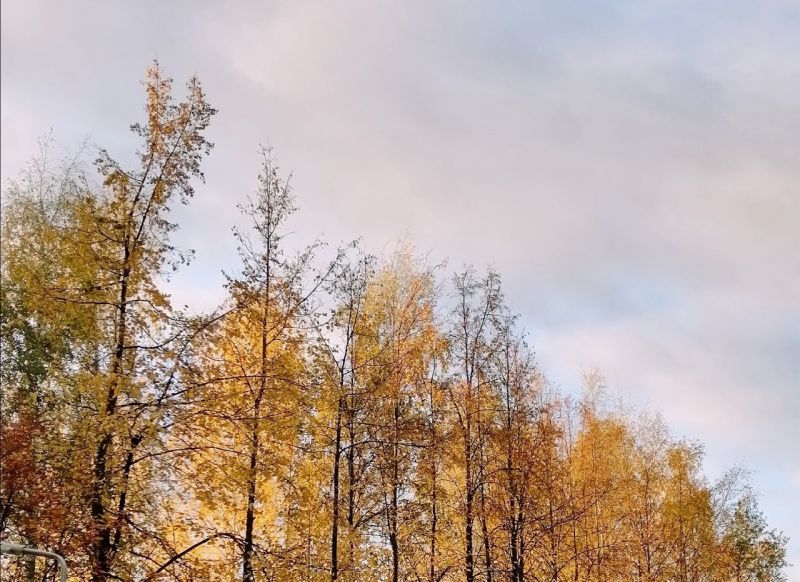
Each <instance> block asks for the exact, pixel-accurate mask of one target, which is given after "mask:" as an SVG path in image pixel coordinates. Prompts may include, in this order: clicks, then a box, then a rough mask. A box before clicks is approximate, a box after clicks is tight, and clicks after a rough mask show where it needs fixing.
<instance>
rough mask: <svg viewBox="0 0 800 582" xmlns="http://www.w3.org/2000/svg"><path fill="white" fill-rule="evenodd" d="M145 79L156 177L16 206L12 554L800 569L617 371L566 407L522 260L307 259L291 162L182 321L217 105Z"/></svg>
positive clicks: (145, 566) (112, 169)
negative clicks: (514, 290) (174, 299)
mask: <svg viewBox="0 0 800 582" xmlns="http://www.w3.org/2000/svg"><path fill="white" fill-rule="evenodd" d="M144 88H145V93H146V95H145V113H146V116H145V120H144V121H143V122H141V123H138V124H134V125H133V126H132V131H133V132H134V134H135V135H136V136H137V138H138V139H139V141H140V147H139V150H138V152H137V155H136V157H135V161H134V163H133V164H132V165H130V166H127V165H124V164H122V163H120V162H118V161H117V160H116V159H115V158H113V157H112V156H111V155H110V153H109V152H107V151H105V150H100V151H99V153H98V157H97V160H96V162H95V164H94V165H93V169H91V168H87V167H86V166H85V165H84V164H81V163H78V162H75V163H57V164H53V163H52V162H51V161H48V160H47V156H46V153H47V152H46V150H45V151H44V152H43V155H42V156H40V157H39V158H37V159H35V160H33V161H32V162H31V164H30V166H29V167H28V169H27V170H25V171H24V172H23V173H22V174H21V175H20V177H19V178H18V179H16V180H14V181H12V182H10V183H9V184H8V185H7V186H6V187H5V189H4V192H3V207H2V211H3V216H2V297H1V299H2V337H1V338H0V339H1V340H2V364H3V365H2V412H1V414H0V420H1V421H2V430H0V445H1V447H0V462H2V480H1V481H0V536H2V538H3V539H4V540H9V541H17V542H21V543H25V544H30V545H34V546H39V547H43V548H47V549H50V550H53V551H56V552H59V553H61V554H63V555H65V556H66V557H67V560H68V562H69V567H70V572H71V576H72V577H73V579H75V580H92V581H94V582H107V581H111V580H141V581H155V580H242V581H243V582H252V581H255V580H265V581H309V582H311V581H330V582H334V581H337V580H341V581H343V582H350V581H357V580H391V581H392V582H397V581H400V580H402V581H419V582H422V581H426V582H445V581H465V582H477V581H481V582H484V581H485V582H501V581H508V582H523V581H536V582H539V581H551V582H557V581H567V580H572V581H606V580H637V581H649V582H656V581H673V580H676V581H730V580H736V581H766V580H781V579H783V574H782V571H783V568H784V566H785V545H786V538H785V537H784V536H783V535H782V534H780V533H779V532H776V531H774V530H771V529H769V527H768V525H767V523H766V522H765V519H764V517H763V515H762V514H761V512H760V511H759V509H758V506H757V502H756V495H755V494H754V492H753V491H752V490H751V489H750V487H749V486H748V484H747V479H746V475H745V473H744V472H743V471H742V470H740V469H733V470H731V471H730V472H728V473H727V474H725V476H723V477H722V478H721V479H720V480H718V481H716V482H710V481H709V480H708V479H706V478H705V477H704V475H703V472H702V459H703V449H702V447H701V446H700V445H698V444H697V443H694V442H690V441H686V440H679V439H675V438H673V437H672V436H671V435H670V433H669V431H668V429H667V427H666V426H665V424H664V422H663V421H662V420H661V419H660V418H659V417H658V416H657V415H653V414H648V413H645V412H641V411H632V410H629V409H626V408H625V407H624V406H621V405H616V404H614V403H613V400H612V399H611V398H610V397H609V396H608V395H607V392H606V390H605V386H604V382H603V379H602V377H601V376H599V375H598V374H596V373H592V374H588V375H587V377H586V381H585V386H584V387H583V393H582V395H581V396H580V397H570V396H568V395H565V394H563V393H561V392H560V391H559V390H558V389H557V388H556V387H554V386H553V385H552V384H550V383H549V382H548V381H547V379H546V377H545V376H544V374H543V373H542V371H541V370H540V369H539V367H538V366H537V364H536V361H535V358H534V353H533V350H532V348H531V347H530V346H529V344H528V342H527V339H526V335H525V333H524V332H523V330H521V329H520V326H519V323H518V317H517V316H516V315H515V314H514V313H513V312H512V310H511V309H510V308H509V306H508V305H507V303H506V301H505V298H504V295H503V290H502V285H501V280H500V277H499V275H498V274H497V273H495V272H493V271H492V270H491V269H490V270H487V271H485V272H482V271H479V270H476V269H473V268H471V267H467V268H464V269H462V270H459V271H457V272H455V273H450V272H448V271H447V269H446V268H445V266H444V265H440V264H432V263H431V262H430V261H429V260H428V259H427V258H426V257H424V256H422V255H420V254H419V253H418V252H416V251H415V249H414V248H413V246H412V245H410V244H408V243H404V244H400V245H398V248H397V250H396V251H395V252H393V253H391V254H389V256H386V257H381V258H378V257H374V256H370V255H369V254H367V253H365V252H364V251H363V249H361V248H360V246H359V245H358V244H350V245H344V246H342V247H341V248H337V249H334V251H333V252H329V251H328V250H326V251H324V252H323V251H322V247H323V246H324V245H323V243H319V242H318V243H314V244H312V245H311V246H309V247H307V248H305V249H302V250H300V251H299V252H298V251H296V250H292V249H291V247H288V245H287V243H286V241H285V240H284V238H285V236H286V234H287V232H288V231H287V228H286V220H287V219H288V218H289V217H290V216H291V215H292V213H294V212H295V210H296V208H295V198H294V195H293V193H292V190H291V187H290V184H289V182H288V180H287V179H286V178H285V177H284V176H283V175H282V174H281V172H280V170H279V168H278V165H277V163H276V160H275V158H274V156H273V154H272V152H271V151H270V150H268V149H265V150H264V151H263V160H262V167H261V169H260V174H259V175H258V178H257V185H256V188H255V192H254V193H253V195H252V196H251V198H250V199H249V200H248V203H247V204H245V205H243V206H242V207H241V211H242V213H243V216H244V218H245V219H244V220H243V221H242V223H243V224H246V225H248V226H247V227H246V228H244V227H243V228H241V229H236V230H235V231H234V236H235V237H236V241H237V243H238V250H239V256H240V262H239V264H238V265H230V266H226V269H229V270H230V272H228V271H227V270H226V273H227V274H226V279H225V280H226V283H225V296H226V299H225V301H224V302H223V304H221V305H220V306H219V308H217V309H216V310H214V311H213V312H210V313H202V314H198V313H196V312H192V311H190V310H189V309H188V308H185V309H178V308H176V307H175V306H173V305H172V304H171V303H170V297H169V295H168V294H167V293H166V291H165V282H166V280H167V279H168V276H169V273H171V272H173V271H174V270H176V269H178V268H180V266H181V265H182V264H184V263H185V262H186V261H188V260H189V259H190V258H191V253H187V252H182V251H181V250H179V249H176V248H175V247H174V246H173V245H172V244H171V243H170V235H171V233H172V232H173V231H174V230H175V229H176V228H177V226H178V225H177V224H174V223H173V222H171V221H170V216H171V215H170V209H171V208H173V207H174V206H175V205H176V204H186V203H189V202H190V200H191V198H192V196H193V194H194V185H195V184H197V183H198V181H200V180H202V177H203V174H202V171H201V163H202V161H203V159H204V158H205V157H206V156H207V155H208V154H209V152H210V150H211V147H212V145H211V144H210V143H209V142H208V141H207V139H206V137H205V132H206V129H207V128H208V126H209V124H210V122H211V120H212V118H213V115H214V113H215V110H214V109H213V108H212V107H211V106H210V105H209V104H208V103H207V101H206V97H205V94H204V92H203V90H202V87H201V85H200V83H199V81H198V80H197V79H191V80H190V81H189V82H188V84H187V90H186V95H185V97H182V98H176V97H175V96H174V95H173V90H172V89H173V83H172V80H171V79H170V78H168V77H167V76H165V75H164V73H163V71H162V70H161V69H159V67H158V65H157V63H156V64H154V65H153V66H151V67H150V68H148V70H147V74H146V78H145V81H144ZM97 176H99V179H98V178H97ZM231 273H234V274H231ZM2 566H3V573H2V579H3V580H26V581H30V580H42V581H45V580H52V579H55V578H54V576H55V572H54V570H52V569H51V568H49V566H47V565H46V564H44V563H39V564H37V563H36V562H33V561H25V560H21V559H19V558H16V559H13V560H12V559H8V558H4V559H3V562H2Z"/></svg>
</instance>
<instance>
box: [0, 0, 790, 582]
mask: <svg viewBox="0 0 800 582" xmlns="http://www.w3.org/2000/svg"><path fill="white" fill-rule="evenodd" d="M1 10H2V14H1V15H0V16H1V17H0V23H1V24H0V26H2V37H1V40H0V42H1V43H2V46H1V47H0V48H1V50H0V59H1V60H2V67H1V68H0V74H1V75H2V79H1V80H2V82H1V83H0V99H1V101H2V119H1V120H0V125H1V127H2V144H1V146H2V147H1V149H0V151H1V152H2V156H1V159H0V162H1V163H0V167H1V170H2V180H3V183H6V181H7V180H8V179H9V178H12V177H13V176H15V175H16V174H17V173H18V172H19V171H20V169H21V168H22V167H23V166H24V164H25V163H26V160H28V159H29V158H30V157H31V156H32V155H34V154H35V153H36V151H37V140H38V138H40V137H41V136H43V135H45V134H47V133H48V132H49V131H52V134H53V136H54V139H55V142H56V143H57V144H58V147H59V148H63V151H64V152H74V151H76V150H77V148H78V147H79V146H80V144H81V143H84V142H85V143H86V144H87V146H86V147H87V151H89V153H91V151H92V148H94V147H96V146H98V145H102V146H103V147H106V148H108V149H109V150H110V151H111V153H112V155H118V156H119V157H122V158H124V157H125V156H130V154H131V152H132V151H133V148H134V147H135V145H136V144H135V141H134V138H133V137H132V136H131V135H130V134H128V133H126V131H125V130H126V128H127V127H128V126H129V124H130V123H131V122H133V121H135V120H137V119H140V118H141V117H142V110H141V107H142V103H143V93H142V90H141V85H140V80H141V79H142V78H143V74H144V69H145V67H146V66H147V65H148V63H150V62H151V61H152V60H153V59H154V58H158V59H159V61H160V62H161V64H162V66H163V67H164V68H165V69H166V70H167V72H168V73H169V74H170V75H171V76H173V77H174V78H175V81H176V88H178V89H180V87H181V85H182V83H183V82H184V81H185V80H186V79H187V78H188V77H189V76H191V75H193V74H197V75H198V76H199V77H200V79H201V81H202V82H203V85H204V87H205V89H206V92H207V95H208V99H209V101H210V102H211V104H212V105H213V106H215V107H216V108H218V109H219V113H218V114H217V115H216V117H215V119H214V120H213V124H212V127H211V128H210V130H209V134H208V135H209V138H210V140H211V141H213V142H214V143H215V148H214V150H213V152H212V154H211V156H210V158H209V159H208V160H207V162H206V163H205V166H204V170H205V174H206V183H205V184H204V185H201V186H199V187H198V188H197V193H196V196H195V198H194V199H193V200H192V202H191V204H190V205H189V206H187V207H185V208H180V209H178V210H176V212H175V216H176V220H177V221H178V222H180V224H181V230H180V231H179V232H178V233H177V235H176V239H175V240H176V243H177V244H178V245H179V246H182V247H184V248H185V247H190V248H193V249H195V250H196V252H197V257H196V259H195V260H194V262H193V263H192V264H191V265H190V266H189V267H188V268H185V269H184V270H183V271H181V272H180V273H179V274H178V275H177V276H175V277H174V278H173V279H172V281H171V282H170V287H171V289H172V292H173V297H174V300H175V302H176V303H179V304H183V303H187V304H189V305H192V306H193V307H196V308H204V307H210V306H212V305H213V304H214V303H215V302H217V301H219V300H220V298H221V297H222V289H221V284H222V281H223V278H222V275H221V273H220V268H221V267H223V266H225V265H232V264H235V262H236V259H235V242H234V240H233V237H232V236H231V227H232V226H233V225H234V224H237V223H239V222H240V221H241V219H240V216H239V214H238V211H237V210H236V204H237V203H239V202H242V201H243V200H244V199H245V198H246V196H247V195H248V194H250V193H251V192H252V191H253V190H254V186H255V180H256V174H257V172H258V169H259V144H264V145H270V146H272V147H274V151H275V154H276V156H277V157H278V159H279V161H280V165H281V167H282V168H283V169H284V170H285V171H286V172H287V173H288V172H291V173H292V184H293V187H294V190H295V193H296V195H297V199H298V204H299V206H300V208H301V210H300V212H299V213H298V215H297V216H296V217H295V218H294V219H293V220H294V222H293V230H294V231H295V232H296V237H297V241H298V244H300V243H303V242H309V241H310V240H311V239H313V238H315V237H317V236H320V237H324V238H325V239H326V240H329V241H334V242H336V241H348V240H351V239H353V238H356V237H359V236H361V237H363V240H364V244H365V246H366V247H367V248H368V249H370V250H373V251H376V252H380V251H382V250H385V249H387V248H392V246H393V245H394V242H395V241H397V240H398V239H399V238H403V237H409V238H411V239H413V241H414V242H415V244H416V246H417V247H418V248H419V249H421V250H423V251H425V252H429V253H430V255H431V257H434V258H436V259H437V260H438V259H442V258H447V259H448V261H449V265H450V266H451V267H453V268H457V267H459V266H460V265H463V264H464V263H467V262H469V263H474V264H476V265H478V266H483V265H487V264H492V265H493V266H494V267H495V268H496V269H497V270H498V271H499V272H500V273H501V274H502V276H503V279H504V284H505V288H506V294H507V298H508V301H509V303H510V304H511V305H512V307H513V308H514V309H515V310H516V311H518V312H520V313H521V314H522V323H523V324H524V326H525V327H526V329H527V330H528V332H529V335H530V339H531V342H532V343H533V345H534V347H535V349H536V353H537V358H538V361H539V363H540V365H541V368H542V370H543V371H544V372H545V373H546V374H547V375H548V376H549V377H550V378H551V379H552V380H553V381H554V382H556V383H558V384H559V385H561V386H563V387H564V389H565V390H566V391H570V390H574V389H576V387H577V386H578V385H579V384H580V379H581V377H582V374H583V373H584V371H586V370H591V369H593V368H599V369H600V370H602V371H603V373H604V374H605V376H606V378H607V381H608V385H609V387H610V389H611V390H612V391H613V392H615V393H617V394H620V395H622V396H623V397H625V398H626V399H628V400H630V401H631V402H633V403H635V404H637V405H642V406H647V407H649V408H652V409H655V410H658V411H660V412H662V413H663V415H664V416H665V418H666V420H667V422H668V423H669V424H670V426H672V427H673V429H674V432H675V435H676V436H678V437H686V438H689V439H697V440H700V441H702V442H703V443H705V450H706V467H707V473H708V475H709V477H711V478H714V477H717V476H719V475H720V474H721V473H722V472H723V471H724V470H725V469H726V468H727V467H729V466H731V465H734V464H743V465H745V466H747V467H748V468H750V469H751V470H752V481H753V484H754V486H755V488H756V489H757V490H758V491H760V493H761V498H760V503H761V506H762V509H764V511H765V513H766V515H767V518H768V520H769V523H770V524H771V525H772V526H773V527H777V528H779V529H782V530H784V531H785V533H786V534H788V535H789V536H790V537H791V538H792V541H791V542H790V547H789V554H790V555H789V559H790V561H792V562H794V563H795V564H797V565H798V566H796V567H795V568H793V569H791V570H790V579H791V580H800V34H798V33H797V31H798V30H800V2H798V1H792V2H789V1H777V0H774V1H771V0H763V1H760V2H754V1H747V2H745V1H739V0H725V1H718V2H711V1H706V0H693V1H691V2H690V1H688V0H687V1H681V0H651V1H647V2H642V1H641V0H630V1H625V0H617V1H610V0H605V1H601V0H583V1H581V2H573V1H569V0H562V1H559V2H539V1H533V0H532V1H530V2H513V1H510V0H508V1H500V2H488V1H487V2H476V1H471V0H463V1H461V2H443V1H442V2H434V1H426V2H415V1H404V2H381V1H369V2H367V1H365V2H349V1H344V2H336V3H333V2H305V1H298V0H294V1H287V2H244V1H242V2H211V1H209V2H196V1H195V2H180V1H172V2H150V1H143V2H121V1H109V2H102V3H100V2H93V1H88V0H87V1H72V2H56V1H22V0H18V1H13V0H6V1H4V2H3V3H2V8H1ZM60 151H61V150H60ZM293 236H294V235H293Z"/></svg>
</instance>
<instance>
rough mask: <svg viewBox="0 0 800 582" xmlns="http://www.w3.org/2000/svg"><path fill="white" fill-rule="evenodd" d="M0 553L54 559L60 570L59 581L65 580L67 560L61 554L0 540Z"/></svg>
mask: <svg viewBox="0 0 800 582" xmlns="http://www.w3.org/2000/svg"><path fill="white" fill-rule="evenodd" d="M0 554H11V555H16V556H41V557H43V558H49V559H51V560H55V561H56V562H58V568H59V569H60V570H61V582H67V561H66V560H65V559H64V557H63V556H60V555H58V554H56V553H53V552H47V551H45V550H40V549H38V548H31V547H28V546H23V545H22V544H10V543H8V542H2V543H0Z"/></svg>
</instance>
